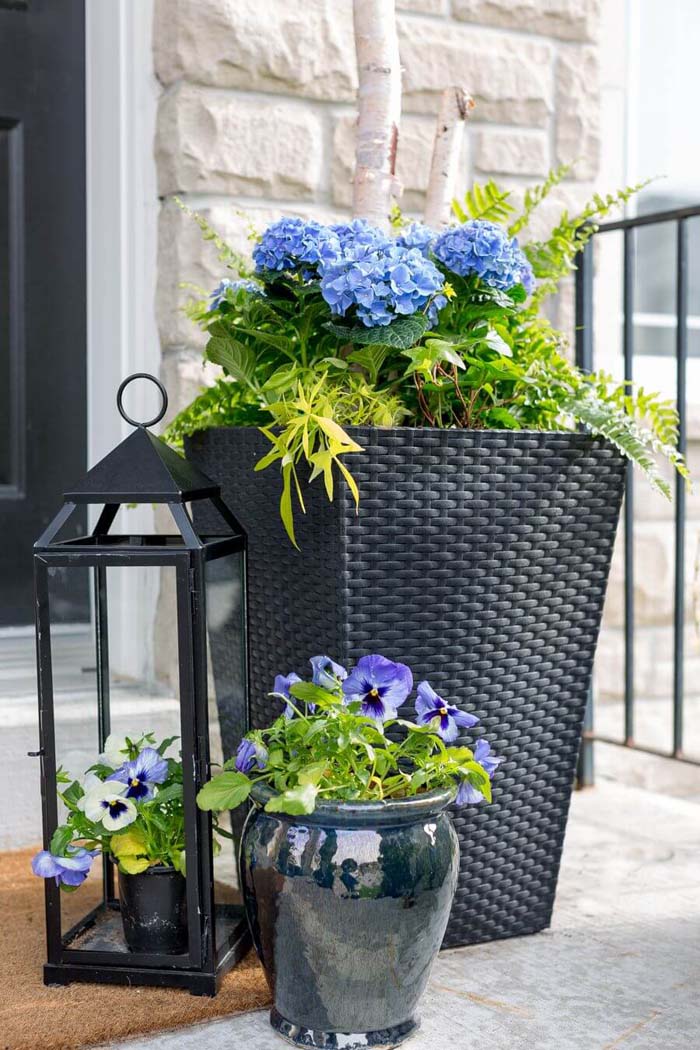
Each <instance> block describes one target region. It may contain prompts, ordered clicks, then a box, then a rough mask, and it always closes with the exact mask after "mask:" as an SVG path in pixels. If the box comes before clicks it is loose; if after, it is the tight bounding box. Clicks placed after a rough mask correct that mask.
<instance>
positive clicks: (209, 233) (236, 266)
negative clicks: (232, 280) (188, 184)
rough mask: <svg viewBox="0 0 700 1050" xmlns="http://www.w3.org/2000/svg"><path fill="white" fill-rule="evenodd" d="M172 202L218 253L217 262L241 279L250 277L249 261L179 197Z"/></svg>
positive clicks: (251, 270) (251, 271)
mask: <svg viewBox="0 0 700 1050" xmlns="http://www.w3.org/2000/svg"><path fill="white" fill-rule="evenodd" d="M173 200H174V201H175V203H176V204H177V206H178V208H179V209H180V210H181V211H183V212H184V213H185V215H189V217H190V218H191V219H194V221H195V222H196V223H197V225H198V226H199V228H200V230H201V231H202V236H203V237H204V240H205V241H211V242H212V244H213V245H214V247H215V248H216V250H217V252H218V253H219V262H222V263H225V265H226V266H228V267H229V269H231V270H235V271H236V273H237V274H238V275H239V276H241V277H250V276H251V275H252V273H253V269H252V267H251V265H250V260H248V259H246V257H245V256H244V255H241V253H240V252H237V251H235V250H234V249H233V248H232V247H231V246H230V245H229V244H227V243H226V241H225V240H224V239H223V237H222V236H221V234H220V233H218V231H217V230H215V229H214V227H213V226H212V225H211V224H210V223H209V222H208V221H207V219H205V218H204V216H203V215H200V213H199V212H198V211H193V210H192V208H190V206H189V205H188V204H185V202H184V201H183V200H181V199H180V197H173Z"/></svg>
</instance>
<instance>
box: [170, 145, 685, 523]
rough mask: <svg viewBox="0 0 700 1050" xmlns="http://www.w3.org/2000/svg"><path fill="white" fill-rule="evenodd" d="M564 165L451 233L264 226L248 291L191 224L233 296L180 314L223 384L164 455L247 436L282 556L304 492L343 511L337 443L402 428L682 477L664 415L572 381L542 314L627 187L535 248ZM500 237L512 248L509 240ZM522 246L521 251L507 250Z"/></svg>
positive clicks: (500, 193) (492, 189) (606, 389)
mask: <svg viewBox="0 0 700 1050" xmlns="http://www.w3.org/2000/svg"><path fill="white" fill-rule="evenodd" d="M567 171H568V169H567V168H566V167H565V166H564V167H561V168H558V169H556V170H555V171H553V172H551V173H550V175H549V176H548V178H547V179H546V180H545V181H544V183H542V185H540V186H537V187H534V188H531V189H529V190H527V191H526V193H525V196H524V200H523V203H522V206H521V208H520V210H519V211H518V210H517V209H516V208H515V206H514V204H513V203H512V201H511V194H510V191H508V190H501V189H500V188H499V187H498V186H496V184H495V183H493V182H487V183H486V184H485V185H475V186H473V187H472V189H471V190H470V191H469V193H467V195H466V197H465V199H464V201H463V202H461V203H457V202H455V204H454V210H455V215H456V218H457V219H458V220H459V222H458V224H457V225H456V226H454V227H451V228H449V229H448V230H445V231H442V232H441V233H437V232H435V231H431V230H429V229H427V228H426V227H425V226H421V225H420V224H414V225H410V224H408V223H406V221H405V219H403V217H402V216H401V215H400V213H399V212H398V210H395V211H394V213H393V215H392V225H393V227H394V230H393V233H392V235H391V236H390V237H387V236H385V235H384V234H383V233H382V232H381V231H379V230H377V229H376V228H374V227H372V226H370V225H369V224H368V223H366V222H363V221H361V220H356V221H355V222H353V223H348V224H346V225H336V226H321V225H320V224H319V223H313V222H308V221H305V220H301V219H285V220H281V221H280V222H279V223H275V224H273V225H272V226H271V227H269V228H268V230H267V231H265V233H264V234H263V235H262V238H260V239H259V240H258V242H257V244H256V247H255V249H254V253H253V254H254V260H255V261H256V262H257V268H256V270H255V271H254V272H253V274H252V278H253V279H252V281H251V279H250V277H251V271H250V267H249V266H248V268H247V269H246V268H245V267H244V265H243V264H242V263H241V260H240V259H239V258H238V256H237V255H236V254H235V253H233V252H228V250H227V249H226V247H225V245H224V244H223V242H222V241H221V240H220V238H218V237H217V235H216V234H215V233H214V232H213V231H212V230H211V229H210V228H209V226H208V225H207V223H206V222H205V220H203V219H201V217H197V221H198V222H199V224H200V226H201V227H202V229H203V232H204V234H205V236H207V237H209V238H210V239H213V240H214V242H215V244H216V246H217V248H218V250H219V252H220V254H221V257H222V259H223V260H224V261H225V262H226V263H227V265H228V266H229V268H231V269H234V270H235V271H236V273H238V274H239V275H240V274H243V275H245V276H246V278H248V279H246V280H240V279H239V280H224V281H223V282H222V284H221V285H220V286H219V288H217V289H216V291H215V292H214V293H213V294H212V296H211V297H210V299H209V301H207V300H202V301H199V302H197V303H195V304H194V305H193V306H192V308H191V310H190V314H191V316H192V317H193V319H194V320H195V321H197V323H199V324H200V325H201V326H202V327H203V328H204V329H205V330H206V332H207V334H208V343H207V347H206V350H205V358H206V360H207V361H210V362H212V363H214V364H217V365H219V366H220V367H221V368H222V369H223V378H221V379H218V380H217V381H216V382H215V384H214V386H212V387H210V388H208V389H207V390H205V391H203V393H202V394H201V395H200V396H199V397H198V398H196V399H195V400H194V401H193V402H192V404H191V405H190V406H189V407H188V408H186V409H185V410H184V412H182V413H180V415H179V416H178V417H177V418H176V419H175V421H174V423H173V424H172V425H171V427H170V430H169V432H168V437H169V439H171V440H173V441H176V442H177V441H182V439H183V437H184V436H185V435H187V434H191V433H193V432H195V431H197V430H201V429H206V428H207V427H211V426H259V427H260V428H261V429H262V430H263V433H264V434H265V435H266V436H267V438H268V439H269V441H270V446H271V447H270V451H269V453H268V454H267V455H266V456H265V457H264V458H263V459H262V460H261V462H260V463H259V464H258V469H264V468H266V467H270V466H273V465H275V466H277V467H278V469H279V470H280V471H281V475H282V480H283V485H282V492H281V502H280V510H281V514H282V518H283V521H284V524H285V527H286V529H287V532H288V533H289V535H290V537H291V539H292V541H293V542H294V511H295V507H296V508H297V509H299V510H301V511H303V510H304V488H305V486H306V485H307V484H308V483H309V481H312V482H313V481H315V480H316V479H319V481H320V480H321V479H322V482H323V484H324V485H325V489H326V492H327V493H328V496H329V498H332V497H333V492H334V489H335V483H336V480H338V479H339V478H340V479H343V480H344V482H346V483H347V484H348V486H349V487H350V490H351V492H352V494H353V498H354V499H355V500H357V499H358V498H359V497H360V495H361V494H359V493H358V492H357V489H356V486H355V484H354V482H353V480H352V463H351V460H352V454H353V453H355V452H357V451H359V450H360V446H359V445H358V443H357V442H356V441H355V440H354V439H353V438H352V437H351V436H350V435H349V434H348V432H347V429H346V428H347V427H349V426H355V425H358V426H359V425H374V426H380V427H384V426H387V427H388V426H400V425H408V426H420V425H428V426H435V427H470V428H496V429H503V428H507V429H514V430H517V429H536V430H572V429H576V428H578V427H580V426H583V427H584V428H585V429H587V430H589V431H590V432H591V433H594V434H599V435H602V436H603V437H605V438H607V439H608V440H609V441H611V442H612V443H613V444H615V445H616V446H617V447H618V448H619V449H620V450H621V451H622V452H623V453H624V454H625V455H626V456H628V457H629V458H630V459H631V460H632V461H633V462H634V463H635V464H636V465H637V466H638V467H639V468H640V469H641V470H643V471H644V472H645V474H646V475H647V477H648V478H649V480H650V481H651V483H652V485H653V486H654V487H655V488H657V489H658V490H659V491H660V492H662V493H664V494H665V495H667V496H668V495H669V494H670V488H669V485H668V482H667V481H666V480H665V479H664V477H663V474H662V473H661V471H660V469H659V465H658V461H659V458H666V459H667V460H669V461H670V462H671V463H672V464H673V466H674V467H675V468H676V470H678V471H679V472H680V473H681V474H682V475H683V476H686V477H687V470H686V467H685V464H684V462H683V460H682V457H681V456H680V455H679V453H678V452H677V448H676V446H677V418H676V412H675V409H674V406H673V405H672V404H671V403H670V402H668V401H665V400H663V399H661V398H659V397H658V396H657V395H654V394H649V393H647V392H646V391H644V390H635V389H634V388H633V387H631V386H630V385H629V384H625V383H621V382H619V381H616V380H614V379H613V378H612V377H610V376H608V375H604V374H602V373H597V374H593V375H587V374H585V373H583V372H582V371H580V370H579V369H577V368H575V367H574V366H573V365H572V364H571V363H570V361H569V359H568V356H567V350H568V348H567V345H566V340H565V339H564V337H563V336H562V334H561V333H560V332H558V331H556V330H555V329H554V328H553V327H552V325H551V324H550V323H549V321H548V320H547V319H546V318H545V317H544V316H543V315H542V312H541V310H542V304H543V301H544V300H545V299H546V297H547V296H549V295H551V294H552V293H554V292H555V291H556V290H557V288H558V287H559V284H560V282H561V281H562V279H563V278H565V277H566V276H567V275H569V274H570V273H571V271H572V270H573V269H574V268H575V264H576V256H577V253H578V252H579V251H580V250H581V249H582V247H583V246H584V245H585V244H586V242H587V241H588V239H589V238H590V237H591V235H592V234H593V232H594V231H595V229H596V224H597V223H598V222H600V220H601V219H602V218H604V217H605V216H606V215H608V214H609V212H610V211H611V210H612V209H614V208H615V207H617V206H619V205H622V204H624V203H626V202H627V201H628V200H629V198H630V197H631V195H632V194H633V193H635V192H636V191H637V190H638V189H640V188H641V187H639V186H633V187H628V188H626V189H623V190H621V191H619V192H618V193H616V194H610V195H607V196H602V195H600V194H595V195H594V196H593V198H592V199H591V201H590V202H589V203H588V204H586V206H585V207H584V208H582V210H581V211H580V212H578V213H576V214H575V215H570V214H569V213H568V212H567V211H564V212H562V214H561V216H560V218H559V220H558V222H557V224H556V226H555V227H554V229H553V230H552V232H551V234H550V236H549V237H547V238H545V239H527V236H526V235H527V231H528V226H529V223H530V221H531V219H532V217H533V214H535V212H536V210H537V208H538V207H539V206H540V204H541V203H542V201H544V200H545V199H546V198H547V197H548V195H549V194H550V193H551V191H552V190H553V189H554V188H555V187H556V186H557V184H558V183H559V182H560V181H561V180H562V179H563V178H564V177H565V175H566V174H567ZM516 235H517V236H516ZM519 238H522V243H521V244H520V243H518V239H519Z"/></svg>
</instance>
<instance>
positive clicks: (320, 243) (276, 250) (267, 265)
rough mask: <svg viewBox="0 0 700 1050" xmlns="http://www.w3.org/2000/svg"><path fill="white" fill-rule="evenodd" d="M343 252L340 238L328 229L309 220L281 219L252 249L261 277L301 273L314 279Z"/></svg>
mask: <svg viewBox="0 0 700 1050" xmlns="http://www.w3.org/2000/svg"><path fill="white" fill-rule="evenodd" d="M339 251H340V241H339V239H338V236H337V235H336V234H335V233H334V232H333V230H331V229H330V227H328V226H322V225H321V223H320V222H313V221H311V220H307V219H279V220H278V221H277V222H273V223H272V224H271V225H270V226H268V228H267V229H266V230H265V232H264V234H263V235H262V237H261V238H260V240H259V241H258V243H257V244H256V245H255V247H254V248H253V261H254V262H255V269H256V270H257V272H258V273H264V272H266V271H267V272H270V271H272V272H277V273H283V272H285V271H291V272H294V271H297V270H301V271H302V273H303V274H304V276H309V277H310V276H312V275H313V274H314V269H313V268H322V267H323V265H324V263H325V262H326V261H328V260H331V259H334V258H335V257H336V256H337V255H338V253H339Z"/></svg>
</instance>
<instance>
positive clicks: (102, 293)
mask: <svg viewBox="0 0 700 1050" xmlns="http://www.w3.org/2000/svg"><path fill="white" fill-rule="evenodd" d="M85 20H86V24H85V47H86V55H85V64H86V122H87V127H86V131H87V135H86V153H87V275H88V276H87V304H88V306H87V314H88V318H87V320H88V325H87V330H88V346H87V388H88V440H87V447H88V465H89V466H92V465H93V464H94V463H96V462H97V461H98V460H99V459H100V458H101V457H102V456H104V455H105V454H106V453H107V452H108V451H109V450H110V449H111V448H113V447H114V446H115V445H116V444H118V442H119V441H120V440H121V439H122V438H124V437H125V436H126V435H127V433H128V432H129V430H130V429H131V428H130V427H129V426H128V425H127V424H126V423H124V422H123V420H122V419H121V418H120V416H119V415H118V413H117V410H116V403H115V396H116V391H117V387H118V386H119V383H120V382H121V380H122V379H123V378H124V377H125V376H126V375H128V374H129V373H131V372H152V373H154V374H155V375H158V374H159V372H160V362H161V353H160V344H159V339H158V329H157V325H156V314H155V293H156V274H157V267H156V259H157V227H158V209H159V202H158V191H157V180H156V163H155V156H154V138H155V128H156V112H157V102H158V95H159V85H158V82H157V80H156V76H155V73H154V69H153V52H152V26H153V0H86V3H85ZM148 386H149V384H146V383H138V384H134V389H133V391H132V392H130V396H129V410H130V412H131V414H132V415H134V417H135V418H147V417H148V415H149V411H150V414H151V415H152V414H153V413H152V406H153V400H152V399H153V391H152V390H149V389H147V388H148ZM120 514H122V515H123V516H124V518H123V521H124V526H125V527H126V529H127V530H128V531H133V532H147V531H151V529H152V525H153V513H152V510H151V508H150V507H149V508H141V509H139V510H132V511H122V512H120ZM129 575H130V576H133V579H130V580H129V582H128V583H127V581H126V576H124V579H119V580H115V581H114V582H115V583H118V584H119V585H120V586H119V593H118V595H117V594H116V593H115V594H114V598H116V599H118V600H116V601H110V616H111V620H110V647H111V652H110V657H111V660H112V663H113V664H114V665H115V666H116V668H117V669H118V670H119V672H120V673H122V674H126V675H128V676H130V677H134V678H143V677H146V678H148V677H150V676H151V674H152V670H153V664H152V638H153V623H154V618H155V608H156V602H157V597H158V595H157V587H156V586H155V585H154V582H153V580H152V579H148V580H144V579H143V578H142V574H140V573H138V572H134V573H133V574H129ZM115 618H116V619H117V622H115Z"/></svg>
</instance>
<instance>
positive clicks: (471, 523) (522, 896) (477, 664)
mask: <svg viewBox="0 0 700 1050" xmlns="http://www.w3.org/2000/svg"><path fill="white" fill-rule="evenodd" d="M350 433H352V435H353V437H355V439H356V440H357V441H358V442H359V443H360V444H361V445H362V446H363V448H364V449H365V451H364V452H363V453H361V454H353V455H351V456H348V457H347V459H346V462H347V463H348V466H349V467H350V468H351V469H352V471H353V473H354V475H355V477H356V478H357V481H358V484H359V487H360V493H361V504H360V511H359V514H356V512H355V507H354V503H353V501H352V497H351V496H350V493H349V492H348V491H347V489H346V487H345V485H344V484H342V483H340V482H339V483H338V485H337V490H336V496H335V500H334V502H333V503H332V504H331V503H329V502H328V501H327V500H326V498H325V493H324V491H323V488H322V484H321V482H320V481H319V482H315V483H314V485H313V486H312V488H311V490H310V491H309V499H308V501H307V514H306V516H305V517H304V516H303V515H301V514H297V522H298V525H297V538H298V541H299V544H300V547H301V550H300V551H296V550H294V548H293V547H292V546H291V544H290V542H289V540H288V538H287V536H286V534H285V532H284V530H283V528H282V525H281V523H280V519H279V496H280V478H279V474H278V472H277V471H276V469H275V468H271V469H269V470H267V471H263V472H261V473H259V474H254V473H253V466H254V464H255V462H256V461H257V459H258V458H259V457H260V456H261V455H262V454H263V453H264V452H265V451H266V450H267V449H268V447H269V445H268V442H267V441H266V439H265V438H264V437H263V436H262V435H261V434H260V433H259V432H258V431H257V430H255V429H248V428H240V429H239V428H228V429H226V428H221V429H213V430H209V431H204V432H200V433H198V434H196V435H194V436H193V437H192V438H190V439H188V441H187V445H186V450H187V455H188V457H189V458H191V459H192V460H193V461H194V462H196V463H197V465H198V466H200V467H201V468H202V469H203V470H204V471H205V473H207V474H208V475H210V476H211V477H212V478H214V479H216V480H217V481H218V482H220V484H221V486H222V491H223V495H224V499H225V500H226V501H227V503H228V504H229V505H230V507H231V508H232V509H233V511H234V513H235V514H236V515H237V516H238V517H239V519H240V520H241V523H242V525H243V526H244V528H245V529H246V530H247V533H248V544H249V554H248V559H249V560H248V609H249V646H250V674H251V677H250V713H251V719H252V723H253V725H255V726H263V725H266V724H268V723H269V722H270V721H271V720H272V719H273V718H274V717H276V716H277V715H278V714H279V713H280V708H279V705H278V702H277V701H275V700H271V699H270V698H269V697H268V696H267V692H268V690H269V689H270V688H271V687H272V682H273V679H274V676H275V675H276V674H278V673H284V674H286V673H288V672H290V671H296V672H297V673H298V674H301V675H308V673H309V666H308V659H309V657H310V656H313V655H316V654H317V653H328V654H330V655H331V656H332V657H333V658H334V659H336V660H338V661H339V662H341V663H346V662H350V663H352V662H353V661H355V660H356V659H358V658H359V657H360V656H362V655H363V654H365V653H369V652H380V653H383V654H385V655H386V656H388V657H390V658H391V659H394V660H401V661H403V662H405V663H407V664H409V665H410V667H411V668H412V669H413V672H414V676H415V680H416V682H418V681H420V680H421V679H422V678H427V679H429V680H430V683H431V684H432V685H433V686H434V688H435V689H436V690H437V691H438V692H439V693H440V694H441V695H443V696H444V697H445V698H447V699H449V701H450V703H456V704H457V705H458V706H460V707H464V708H466V709H468V710H469V711H472V712H474V713H475V714H476V715H478V717H479V718H480V720H481V721H480V725H479V726H478V727H477V730H476V731H475V732H477V733H484V734H485V735H486V737H487V738H488V740H489V741H490V743H491V744H492V747H493V749H494V751H495V752H496V753H497V754H501V755H505V756H506V761H505V762H504V763H503V764H502V765H501V766H500V767H499V769H498V771H497V773H496V775H495V777H494V785H493V788H494V802H493V803H492V804H490V805H482V806H479V807H468V808H465V809H461V810H457V811H455V813H454V824H455V828H456V830H457V834H458V836H459V839H460V846H461V861H460V876H459V885H458V889H457V895H456V898H455V904H454V908H453V911H452V915H451V918H450V922H449V924H448V928H447V933H446V937H445V942H444V944H445V946H450V947H452V946H456V945H462V944H474V943H478V942H481V941H489V940H493V939H495V938H498V937H511V936H516V935H520V934H525V933H534V932H536V931H537V930H541V929H543V928H545V927H546V926H548V925H549V922H550V918H551V913H552V905H553V902H554V894H555V890H556V883H557V874H558V869H559V861H560V858H561V851H562V846H563V841H564V832H565V827H566V818H567V812H568V808H569V801H570V797H571V790H572V786H573V780H574V774H575V768H576V759H577V754H578V749H579V744H580V739H581V727H582V722H583V715H584V710H585V706H586V698H587V694H588V689H589V685H590V679H591V671H592V665H593V656H594V653H595V647H596V640H597V636H598V630H599V626H600V618H601V613H602V607H603V600H604V596H605V588H606V582H607V578H608V571H609V567H610V558H611V554H612V548H613V541H614V538H615V530H616V526H617V521H618V516H619V510H620V502H621V499H622V493H623V486H624V472H625V466H624V461H623V459H622V457H621V456H620V455H619V454H618V452H617V451H616V450H615V449H613V448H612V447H611V446H610V445H608V444H607V443H606V442H604V441H602V440H599V439H596V438H592V437H590V436H588V435H586V434H583V433H569V432H557V433H541V432H533V431H468V430H467V431H465V430H437V429H430V428H410V427H405V428H396V429H376V428H372V427H358V428H350ZM473 739H474V734H473V733H472V734H471V735H470V736H468V737H466V738H465V740H466V741H469V740H473Z"/></svg>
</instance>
